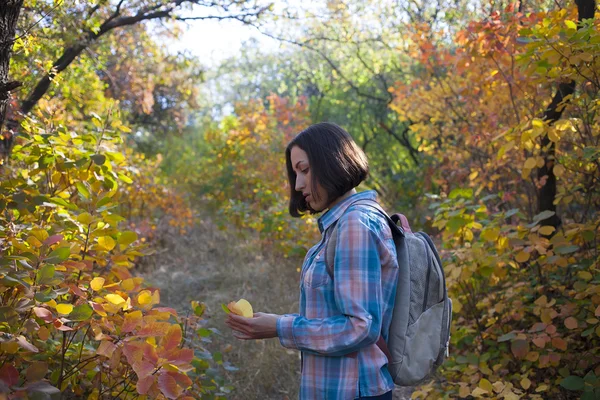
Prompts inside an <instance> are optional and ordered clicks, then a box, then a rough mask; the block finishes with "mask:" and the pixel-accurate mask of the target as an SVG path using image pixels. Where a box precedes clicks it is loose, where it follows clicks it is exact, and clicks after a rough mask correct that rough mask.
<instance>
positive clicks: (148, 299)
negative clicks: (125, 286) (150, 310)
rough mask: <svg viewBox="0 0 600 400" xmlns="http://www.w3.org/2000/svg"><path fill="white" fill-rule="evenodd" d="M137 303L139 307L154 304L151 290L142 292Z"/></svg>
mask: <svg viewBox="0 0 600 400" xmlns="http://www.w3.org/2000/svg"><path fill="white" fill-rule="evenodd" d="M137 302H138V304H139V305H142V306H144V305H147V304H150V303H152V294H151V293H150V291H149V290H142V291H141V292H140V294H139V295H138V297H137Z"/></svg>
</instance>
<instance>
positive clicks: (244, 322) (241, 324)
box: [225, 312, 281, 340]
mask: <svg viewBox="0 0 600 400" xmlns="http://www.w3.org/2000/svg"><path fill="white" fill-rule="evenodd" d="M280 317H281V316H280V315H277V314H266V313H260V312H257V313H254V317H253V318H245V317H241V316H239V315H235V314H233V313H231V314H227V319H226V320H225V323H226V324H227V325H228V326H229V327H230V328H231V329H233V336H235V337H236V338H238V339H242V340H250V339H268V338H274V337H277V320H278V319H279V318H280Z"/></svg>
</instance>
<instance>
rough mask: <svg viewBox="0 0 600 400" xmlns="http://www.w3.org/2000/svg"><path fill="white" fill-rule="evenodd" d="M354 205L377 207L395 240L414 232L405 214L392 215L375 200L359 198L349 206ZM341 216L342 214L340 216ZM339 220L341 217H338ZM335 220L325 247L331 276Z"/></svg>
mask: <svg viewBox="0 0 600 400" xmlns="http://www.w3.org/2000/svg"><path fill="white" fill-rule="evenodd" d="M354 205H364V206H368V207H371V208H374V209H376V210H377V211H379V213H380V214H382V215H383V216H384V217H385V219H386V220H387V222H388V225H389V227H390V229H391V230H392V236H393V237H394V241H396V238H397V237H404V234H405V232H412V231H411V229H410V225H409V224H408V219H406V217H405V216H404V215H403V214H394V215H392V216H391V217H390V216H389V215H388V214H387V213H386V212H385V210H384V209H383V208H382V207H381V206H380V205H379V203H377V202H376V201H374V200H357V201H355V202H354V203H351V204H350V205H349V206H348V208H350V207H352V206H354ZM340 218H341V216H340ZM338 221H339V219H338ZM338 221H336V222H334V224H333V227H332V228H331V233H330V234H329V240H328V241H327V245H326V246H327V247H326V248H325V264H326V266H327V272H329V275H330V276H333V263H334V258H335V248H336V247H337V231H338V229H337V223H338ZM398 221H400V222H401V226H400V227H399V226H398V225H397V223H398Z"/></svg>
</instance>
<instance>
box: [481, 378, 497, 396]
mask: <svg viewBox="0 0 600 400" xmlns="http://www.w3.org/2000/svg"><path fill="white" fill-rule="evenodd" d="M479 387H480V388H482V389H483V390H485V391H487V392H489V393H491V392H493V391H494V387H493V386H492V384H491V383H490V381H488V380H487V379H485V378H483V379H481V380H480V381H479Z"/></svg>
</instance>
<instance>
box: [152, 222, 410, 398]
mask: <svg viewBox="0 0 600 400" xmlns="http://www.w3.org/2000/svg"><path fill="white" fill-rule="evenodd" d="M161 247H162V250H160V251H159V252H157V253H156V254H154V255H152V256H149V257H146V258H145V260H144V265H143V267H142V270H141V272H140V273H141V275H142V276H144V278H145V279H146V280H147V282H148V283H149V284H150V285H152V286H154V287H157V288H159V289H160V293H161V305H163V306H167V307H173V308H175V309H176V310H177V311H178V312H179V313H180V315H185V314H186V313H188V312H190V302H191V301H192V300H196V301H199V302H204V303H205V304H206V305H207V310H206V313H205V317H206V319H207V320H208V324H207V327H209V328H216V329H218V330H219V332H220V333H221V334H220V335H216V334H214V335H212V336H211V340H212V342H211V343H207V344H206V348H207V349H208V350H210V351H211V352H212V353H214V352H223V353H224V354H223V359H224V361H226V362H229V363H231V364H233V365H234V366H235V367H237V368H239V370H237V371H226V370H224V369H221V370H220V371H219V374H223V375H225V377H226V380H227V381H228V382H230V383H231V385H232V386H234V388H235V389H234V391H233V392H232V393H231V394H230V395H229V398H230V399H232V400H284V399H289V400H294V399H297V398H298V388H299V381H300V361H299V360H300V357H299V353H298V352H297V351H293V350H288V349H285V348H283V347H282V346H281V345H280V344H279V341H278V340H277V339H269V340H259V341H249V342H246V341H240V340H237V339H235V338H234V337H233V335H232V334H231V331H230V329H229V328H228V327H227V326H226V325H225V323H224V320H225V313H224V312H223V310H222V309H221V304H222V303H225V304H227V303H228V302H230V301H233V300H238V299H240V298H245V299H247V300H248V301H250V302H251V303H252V306H253V308H254V310H255V311H263V312H271V313H276V314H284V313H292V312H297V309H298V293H299V292H298V291H299V288H298V282H299V272H298V270H297V269H298V268H299V267H300V265H301V260H297V259H296V260H290V259H287V258H284V257H283V256H281V255H279V254H271V255H265V254H263V252H261V251H260V249H259V248H257V247H256V240H255V239H254V238H243V237H241V236H238V235H235V234H233V233H230V232H223V231H220V230H219V229H218V228H217V227H216V226H215V225H214V224H213V223H212V222H210V219H208V218H205V219H204V220H203V222H201V223H198V224H196V226H194V227H193V228H192V229H191V230H190V231H189V232H187V233H186V234H185V235H178V234H170V235H166V236H164V241H163V243H161ZM409 398H410V395H409V394H408V392H407V391H406V390H404V391H403V390H396V391H395V393H394V400H404V399H409Z"/></svg>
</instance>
